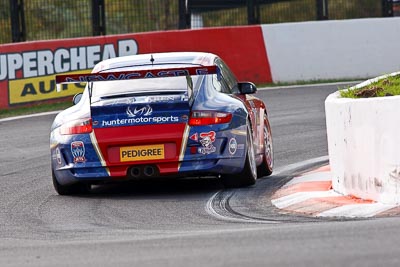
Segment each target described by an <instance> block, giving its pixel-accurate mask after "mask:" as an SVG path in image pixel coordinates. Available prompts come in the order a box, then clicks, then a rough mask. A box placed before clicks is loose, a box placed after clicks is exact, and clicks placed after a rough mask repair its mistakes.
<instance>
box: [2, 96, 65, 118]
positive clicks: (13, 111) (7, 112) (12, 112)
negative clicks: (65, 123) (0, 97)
mask: <svg viewBox="0 0 400 267" xmlns="http://www.w3.org/2000/svg"><path fill="white" fill-rule="evenodd" d="M71 105H72V102H71V100H68V101H63V102H58V103H52V104H48V103H42V104H37V105H32V106H30V107H16V108H10V109H0V119H1V118H7V117H13V116H20V115H28V114H35V113H40V112H47V111H56V110H63V109H66V108H67V107H70V106H71Z"/></svg>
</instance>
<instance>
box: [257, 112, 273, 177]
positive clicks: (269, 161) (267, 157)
mask: <svg viewBox="0 0 400 267" xmlns="http://www.w3.org/2000/svg"><path fill="white" fill-rule="evenodd" d="M263 132H264V133H263V134H264V144H263V146H264V153H263V161H262V163H261V165H259V166H258V167H257V177H258V178H260V177H263V176H269V175H271V174H272V171H273V167H274V150H273V146H272V134H271V126H270V125H269V121H268V118H267V115H266V114H264V131H263Z"/></svg>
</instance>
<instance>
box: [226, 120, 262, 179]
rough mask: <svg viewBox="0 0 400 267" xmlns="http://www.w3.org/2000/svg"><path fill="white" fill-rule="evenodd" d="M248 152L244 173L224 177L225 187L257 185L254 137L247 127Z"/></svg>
mask: <svg viewBox="0 0 400 267" xmlns="http://www.w3.org/2000/svg"><path fill="white" fill-rule="evenodd" d="M246 147H247V151H246V160H245V163H244V168H243V171H242V172H240V173H239V174H230V175H226V174H225V175H224V176H222V183H223V184H224V186H225V187H246V186H250V185H253V184H255V183H256V179H257V166H256V161H255V155H254V154H255V153H254V144H253V135H252V133H251V129H250V127H249V126H247V145H246Z"/></svg>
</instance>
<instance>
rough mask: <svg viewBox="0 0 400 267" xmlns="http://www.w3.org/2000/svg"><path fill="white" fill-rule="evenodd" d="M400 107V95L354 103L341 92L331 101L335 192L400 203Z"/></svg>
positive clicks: (328, 120)
mask: <svg viewBox="0 0 400 267" xmlns="http://www.w3.org/2000/svg"><path fill="white" fill-rule="evenodd" d="M396 74H400V73H396ZM380 78H382V77H379V78H378V79H380ZM374 80H376V79H374ZM370 82H371V80H368V81H366V82H364V83H362V84H360V85H358V87H361V86H364V85H366V84H368V83H370ZM399 107H400V96H390V97H377V98H365V99H350V98H341V97H340V94H339V92H336V93H333V94H331V95H329V96H328V98H327V99H326V101H325V111H326V124H327V135H328V150H329V162H330V166H331V172H332V184H333V188H334V190H335V191H337V192H339V193H342V194H344V195H354V196H356V197H359V198H362V199H370V200H375V201H378V202H382V203H386V204H400V153H399V152H400V142H398V141H397V140H398V139H399V136H400V116H399Z"/></svg>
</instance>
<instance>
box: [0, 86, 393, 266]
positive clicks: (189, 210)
mask: <svg viewBox="0 0 400 267" xmlns="http://www.w3.org/2000/svg"><path fill="white" fill-rule="evenodd" d="M344 86H345V84H322V85H310V86H288V87H279V88H272V89H265V90H259V92H258V93H257V96H258V97H260V98H261V99H263V100H264V101H265V103H266V104H267V106H268V111H269V116H270V122H271V127H272V134H273V141H274V155H275V171H274V173H273V175H272V176H270V177H264V178H261V179H259V180H258V181H257V183H256V185H255V186H251V187H248V188H240V189H225V188H224V187H223V186H222V184H221V183H220V181H219V180H218V179H210V178H203V179H185V180H154V181H135V182H130V183H124V184H115V185H108V186H96V187H94V188H93V190H92V192H91V194H88V195H81V196H74V197H69V196H68V197H67V196H59V195H57V194H56V192H55V191H54V189H53V186H52V183H51V173H50V152H49V132H50V125H51V122H52V120H53V118H54V116H55V113H47V114H42V115H40V116H28V117H22V118H18V119H3V120H0V147H1V150H0V177H1V187H0V190H1V191H0V192H1V194H0V225H1V226H0V266H174V267H179V266H188V265H190V266H295V265H296V266H399V265H400V247H399V246H398V245H397V244H398V236H399V235H400V220H399V217H397V216H380V217H369V218H359V217H356V218H345V217H341V216H338V217H335V216H333V217H330V216H327V217H315V216H309V215H307V214H302V213H296V212H295V213H293V212H290V211H287V210H283V209H278V208H277V207H276V206H274V205H273V204H272V202H271V201H272V197H273V196H274V194H275V193H276V192H277V191H278V190H279V189H280V188H281V187H282V186H284V185H285V184H287V183H288V182H290V181H291V180H292V179H293V178H294V177H297V176H299V175H300V174H302V173H304V172H308V171H310V170H313V169H316V168H319V167H321V166H326V165H327V164H328V156H327V155H328V149H327V138H326V123H325V111H324V101H325V99H326V97H327V96H328V95H329V94H330V93H332V92H334V91H336V90H337V89H338V87H339V88H343V87H344Z"/></svg>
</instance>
